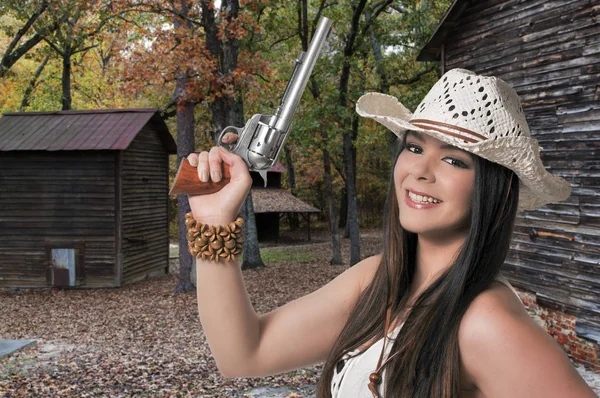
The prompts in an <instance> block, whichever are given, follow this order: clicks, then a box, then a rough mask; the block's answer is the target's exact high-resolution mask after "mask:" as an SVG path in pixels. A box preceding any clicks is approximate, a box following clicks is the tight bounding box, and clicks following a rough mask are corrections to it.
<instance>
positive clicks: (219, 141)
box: [217, 126, 244, 152]
mask: <svg viewBox="0 0 600 398" xmlns="http://www.w3.org/2000/svg"><path fill="white" fill-rule="evenodd" d="M243 130H244V129H241V128H237V127H234V126H227V127H225V128H224V129H223V130H222V131H221V134H219V136H218V137H217V146H221V147H223V148H225V149H227V150H228V151H229V152H232V151H233V150H234V149H235V147H236V146H237V145H238V144H239V142H240V134H241V133H242V131H243ZM227 133H235V134H236V135H237V136H238V139H237V140H236V141H235V142H234V143H233V144H225V143H223V137H224V136H225V134H227Z"/></svg>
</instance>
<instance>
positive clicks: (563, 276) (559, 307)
mask: <svg viewBox="0 0 600 398" xmlns="http://www.w3.org/2000/svg"><path fill="white" fill-rule="evenodd" d="M599 18H600V3H598V2H597V1H594V0H570V1H563V0H553V1H548V0H544V1H541V0H476V1H475V0H457V1H455V2H454V4H453V5H452V6H451V8H450V9H449V11H448V12H447V13H446V15H445V16H444V18H443V20H442V21H441V23H440V25H439V27H438V28H437V31H436V32H435V33H434V34H433V36H432V37H431V38H430V40H429V42H428V43H427V45H426V46H425V47H424V48H423V49H422V51H421V53H420V54H419V57H418V59H419V60H420V61H440V62H441V65H442V69H443V70H444V71H446V70H450V69H453V68H465V69H470V70H473V71H475V72H477V73H480V74H484V75H494V76H498V77H499V78H501V79H503V80H505V81H506V82H508V83H509V84H511V85H512V86H513V87H514V88H515V89H516V90H517V92H518V93H519V95H520V97H521V100H522V102H523V108H524V110H525V112H526V115H527V119H528V121H529V124H530V127H531V131H532V136H533V137H534V138H536V139H537V140H538V141H539V142H540V146H541V147H542V148H543V151H542V159H543V161H544V164H545V165H546V166H547V168H548V170H550V171H551V172H552V173H555V174H556V175H559V176H561V177H564V178H565V179H566V180H568V181H569V182H570V183H571V186H572V187H573V193H572V196H571V197H570V198H569V199H568V200H567V201H564V202H561V203H556V204H550V205H547V206H544V207H542V208H540V209H538V210H536V211H527V212H524V213H521V214H520V215H519V217H518V219H517V222H516V227H515V232H514V237H513V242H512V245H511V251H510V254H509V257H508V260H507V262H506V264H505V268H504V274H505V275H506V276H507V277H508V279H509V280H510V282H511V283H512V284H513V285H514V286H516V287H517V288H519V290H520V293H521V298H522V299H523V301H524V302H525V304H526V305H528V306H529V308H530V310H531V311H532V312H534V313H535V314H536V315H537V316H538V318H539V321H540V323H541V324H543V325H545V326H546V327H547V330H548V331H549V332H550V334H552V335H553V336H555V338H556V339H557V340H558V341H559V342H560V343H562V345H563V347H564V349H565V350H566V351H567V352H568V353H569V354H570V356H571V357H572V358H573V359H574V360H576V361H578V362H580V363H583V364H585V365H586V366H588V367H591V368H594V369H596V370H597V371H600V362H599V357H598V355H599V351H598V343H600V19H599Z"/></svg>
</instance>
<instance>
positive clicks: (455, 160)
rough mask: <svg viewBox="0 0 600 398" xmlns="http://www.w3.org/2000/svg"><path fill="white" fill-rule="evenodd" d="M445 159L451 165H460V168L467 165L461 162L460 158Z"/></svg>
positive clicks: (464, 167)
mask: <svg viewBox="0 0 600 398" xmlns="http://www.w3.org/2000/svg"><path fill="white" fill-rule="evenodd" d="M446 159H447V162H448V163H449V164H451V165H452V166H456V167H460V168H461V169H466V168H468V167H469V166H467V165H466V164H465V162H463V161H461V160H458V159H454V158H446Z"/></svg>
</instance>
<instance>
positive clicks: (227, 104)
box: [201, 0, 264, 268]
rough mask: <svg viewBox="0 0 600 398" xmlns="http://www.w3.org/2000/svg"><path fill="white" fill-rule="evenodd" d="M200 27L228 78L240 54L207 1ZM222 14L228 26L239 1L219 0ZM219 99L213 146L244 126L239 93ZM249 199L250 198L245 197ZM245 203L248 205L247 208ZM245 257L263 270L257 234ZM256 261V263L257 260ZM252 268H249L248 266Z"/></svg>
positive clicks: (249, 214) (252, 224)
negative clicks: (222, 32) (228, 132)
mask: <svg viewBox="0 0 600 398" xmlns="http://www.w3.org/2000/svg"><path fill="white" fill-rule="evenodd" d="M201 6H202V25H203V27H204V32H205V34H206V46H207V47H208V50H209V52H210V54H211V56H213V57H214V58H215V60H216V61H217V62H216V65H217V75H218V76H222V77H223V78H227V77H231V75H232V73H233V72H234V71H235V70H236V69H237V61H238V54H239V40H237V39H235V38H234V37H227V35H223V36H220V35H219V26H218V23H219V22H218V21H217V19H216V15H215V8H214V7H213V4H212V2H211V1H210V0H202V1H201ZM220 11H221V12H223V13H224V15H225V19H226V21H227V22H230V21H232V20H234V19H235V18H237V16H238V12H239V1H238V0H222V2H221V9H220ZM230 84H232V85H233V87H234V88H235V87H236V82H235V80H233V81H232V82H230ZM215 85H216V86H217V87H218V88H217V90H222V91H224V89H225V88H226V87H225V85H224V84H223V83H222V82H221V81H216V82H215ZM218 94H219V95H216V96H215V99H214V101H213V102H212V103H211V104H210V109H211V113H212V121H213V125H214V128H215V142H216V138H217V135H218V134H220V132H221V131H222V130H223V129H224V128H225V127H227V126H231V125H233V126H237V127H243V126H244V124H245V119H244V102H243V100H242V97H241V95H240V93H239V92H237V91H236V92H235V94H234V95H233V96H231V95H227V94H226V93H224V92H219V93H218ZM248 196H250V195H248ZM248 203H250V205H249V206H248ZM244 207H246V208H247V211H245V212H244V214H245V216H244V222H245V225H246V230H247V231H256V219H255V217H254V208H253V206H252V197H250V199H248V198H246V202H245V204H244ZM246 256H248V258H249V261H251V263H252V264H260V265H256V266H261V265H262V266H264V264H263V262H262V259H261V257H260V250H259V245H258V234H253V233H250V234H249V235H246V238H245V241H244V263H246ZM256 259H258V260H256ZM248 267H249V268H250V267H254V265H252V266H248Z"/></svg>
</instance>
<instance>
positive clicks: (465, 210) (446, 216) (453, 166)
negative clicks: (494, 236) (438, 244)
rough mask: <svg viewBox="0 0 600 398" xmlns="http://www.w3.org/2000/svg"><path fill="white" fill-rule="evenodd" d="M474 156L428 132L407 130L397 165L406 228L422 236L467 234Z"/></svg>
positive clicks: (397, 184) (403, 225)
mask: <svg viewBox="0 0 600 398" xmlns="http://www.w3.org/2000/svg"><path fill="white" fill-rule="evenodd" d="M472 156H473V155H471V154H469V153H468V152H465V151H463V150H461V149H458V148H456V147H453V146H451V145H448V144H446V143H444V142H442V141H439V140H437V139H435V138H433V137H430V136H428V135H427V134H421V133H417V132H412V131H410V132H408V133H407V135H406V147H405V148H404V149H403V150H402V152H401V153H400V156H399V157H398V160H397V162H396V166H395V168H394V184H395V188H396V196H397V199H398V206H399V211H400V224H401V225H402V228H404V229H405V230H407V231H410V232H414V233H417V234H419V235H420V236H421V237H426V236H428V237H431V238H437V239H439V238H451V237H456V234H459V235H460V234H464V235H465V236H466V233H467V232H468V230H469V224H470V216H471V195H472V193H473V186H474V183H475V162H474V159H473V157H472Z"/></svg>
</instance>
